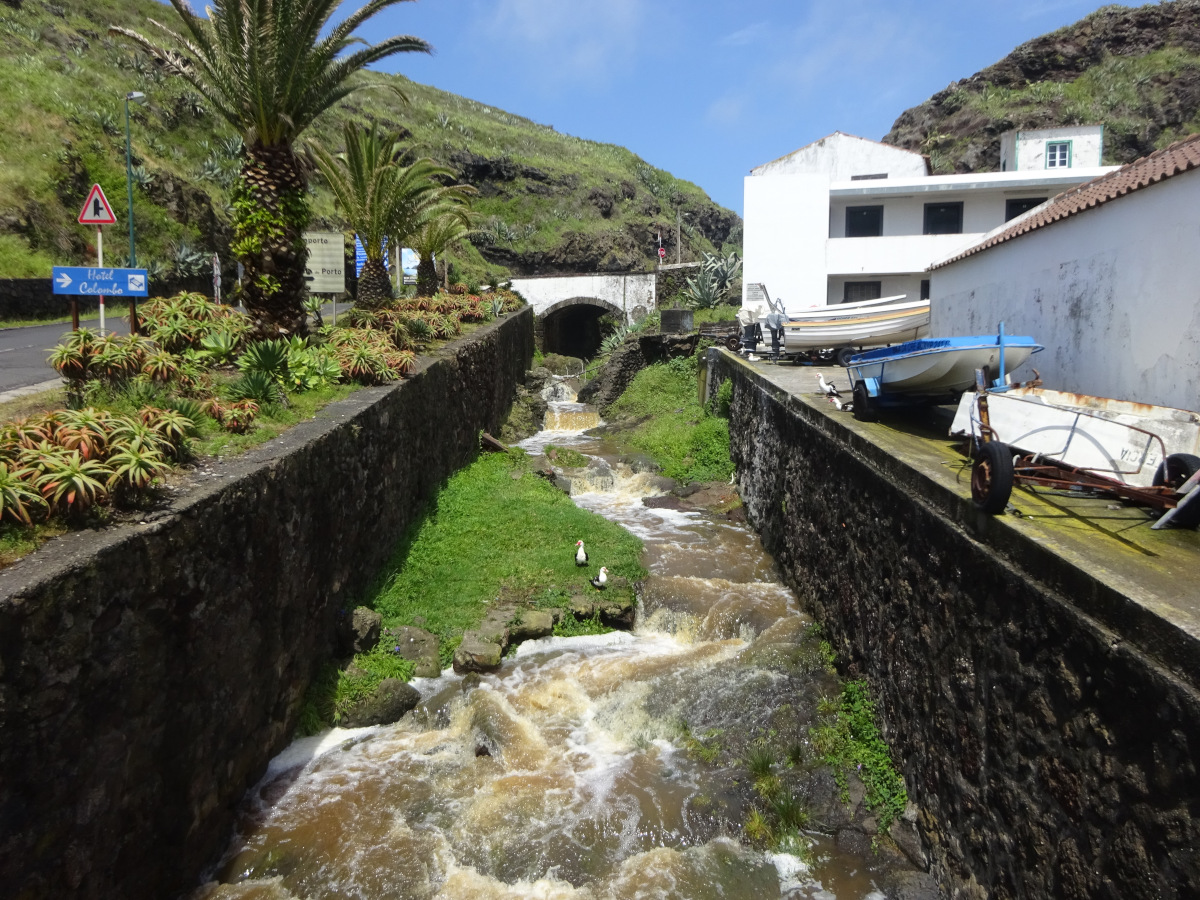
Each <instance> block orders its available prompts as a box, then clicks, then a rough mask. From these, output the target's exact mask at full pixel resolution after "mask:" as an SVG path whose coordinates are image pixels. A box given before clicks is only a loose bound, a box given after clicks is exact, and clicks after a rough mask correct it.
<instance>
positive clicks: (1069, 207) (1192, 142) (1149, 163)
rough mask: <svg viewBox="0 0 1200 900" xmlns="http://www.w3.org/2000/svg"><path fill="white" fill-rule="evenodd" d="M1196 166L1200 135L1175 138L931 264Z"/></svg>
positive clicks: (1199, 164) (965, 254)
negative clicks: (1181, 138)
mask: <svg viewBox="0 0 1200 900" xmlns="http://www.w3.org/2000/svg"><path fill="white" fill-rule="evenodd" d="M1195 168H1200V134H1193V135H1192V136H1191V137H1187V138H1184V139H1183V140H1182V141H1176V142H1175V143H1174V144H1172V145H1171V146H1170V147H1167V148H1165V149H1163V150H1156V151H1155V152H1153V153H1151V154H1150V155H1149V156H1143V157H1142V158H1141V159H1138V160H1134V161H1133V162H1131V163H1129V164H1128V165H1125V166H1122V167H1121V168H1119V169H1117V170H1116V171H1115V172H1109V173H1108V174H1107V175H1101V176H1100V177H1099V178H1094V179H1092V180H1091V181H1089V182H1086V183H1085V184H1081V185H1079V187H1077V188H1072V189H1071V190H1069V191H1063V192H1062V193H1061V194H1059V195H1058V196H1056V197H1054V198H1053V199H1051V200H1050V202H1048V203H1046V204H1045V205H1044V206H1042V207H1040V208H1038V209H1037V210H1036V211H1035V212H1033V213H1032V214H1031V215H1029V216H1027V217H1025V218H1024V219H1022V220H1021V221H1019V222H1016V223H1015V224H1014V225H1013V226H1012V227H1011V228H1005V229H1004V230H1003V231H1001V232H998V233H997V234H994V235H992V236H991V237H990V238H988V239H987V240H984V241H981V242H980V243H978V244H975V245H974V246H972V247H969V248H967V249H966V250H964V251H963V252H962V253H959V254H958V255H957V256H954V257H951V258H950V259H947V260H945V261H944V262H940V263H937V264H936V265H933V266H930V269H931V270H932V269H940V268H941V267H942V266H948V265H950V263H953V262H958V261H959V260H960V259H965V258H966V257H968V256H973V255H974V254H976V253H981V252H982V251H984V250H987V249H988V248H989V247H994V246H996V245H997V244H1003V243H1004V242H1005V241H1011V240H1012V239H1013V238H1018V237H1020V236H1021V235H1023V234H1028V233H1029V232H1031V231H1034V230H1036V229H1038V228H1044V227H1045V226H1047V225H1053V224H1054V223H1055V222H1059V221H1061V220H1063V219H1066V218H1069V217H1070V216H1074V215H1077V214H1078V213H1081V212H1084V211H1085V210H1089V209H1093V208H1095V207H1097V206H1101V205H1102V204H1105V203H1108V202H1109V201H1110V200H1116V199H1118V198H1119V197H1124V196H1125V195H1126V194H1131V193H1133V192H1134V191H1137V190H1140V189H1141V188H1144V187H1149V186H1150V185H1152V184H1158V182H1160V181H1164V180H1165V179H1167V178H1170V177H1172V176H1173V175H1179V174H1181V173H1183V172H1187V171H1189V170H1191V169H1195Z"/></svg>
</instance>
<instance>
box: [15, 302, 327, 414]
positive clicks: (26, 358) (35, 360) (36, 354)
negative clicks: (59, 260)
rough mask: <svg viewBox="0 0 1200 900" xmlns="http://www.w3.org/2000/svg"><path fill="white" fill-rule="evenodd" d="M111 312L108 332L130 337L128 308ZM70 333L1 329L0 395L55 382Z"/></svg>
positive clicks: (96, 323) (58, 328)
mask: <svg viewBox="0 0 1200 900" xmlns="http://www.w3.org/2000/svg"><path fill="white" fill-rule="evenodd" d="M349 308H350V307H349V306H348V305H346V304H344V303H340V304H338V314H339V316H340V315H341V313H343V312H345V311H346V310H348V309H349ZM110 312H116V313H118V314H117V315H109V316H108V317H107V319H106V321H105V323H104V324H105V326H106V328H107V330H108V331H110V332H117V333H118V334H128V333H129V325H128V323H126V322H125V321H124V317H125V315H126V313H127V312H128V310H127V309H126V307H125V304H121V305H120V306H119V307H116V308H115V309H111V310H110ZM332 312H333V306H332V304H330V305H327V306H326V307H325V308H324V309H322V311H321V315H322V316H324V318H325V321H326V322H327V323H328V322H329V321H330V315H331V314H332ZM80 324H82V325H85V326H86V327H88V328H99V327H100V320H99V319H91V320H86V321H83V322H81V323H80ZM70 331H71V325H70V323H66V324H63V323H57V324H54V325H28V326H25V327H22V328H4V329H0V394H3V393H5V392H7V391H12V390H15V389H17V388H25V387H30V386H32V385H35V384H43V383H45V382H47V381H53V380H54V379H56V378H57V377H58V373H57V372H55V371H54V369H52V368H51V367H50V364H49V363H48V362H46V358H47V357H48V356H49V355H50V351H51V350H53V349H54V346H55V345H56V344H57V343H58V342H59V341H61V340H62V338H63V336H64V335H66V334H69V333H70Z"/></svg>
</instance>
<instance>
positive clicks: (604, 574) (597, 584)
mask: <svg viewBox="0 0 1200 900" xmlns="http://www.w3.org/2000/svg"><path fill="white" fill-rule="evenodd" d="M606 584H608V569H606V568H605V567H604V566H601V567H600V574H599V575H597V576H596V577H595V578H593V579H592V581H591V585H592V587H594V588H595V589H596V590H598V591H602V590H604V586H605V585H606Z"/></svg>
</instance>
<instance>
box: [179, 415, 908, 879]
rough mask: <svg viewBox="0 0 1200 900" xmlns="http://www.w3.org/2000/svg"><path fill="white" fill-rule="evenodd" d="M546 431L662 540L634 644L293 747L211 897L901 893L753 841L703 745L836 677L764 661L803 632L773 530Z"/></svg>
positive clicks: (792, 704) (846, 863) (614, 645)
mask: <svg viewBox="0 0 1200 900" xmlns="http://www.w3.org/2000/svg"><path fill="white" fill-rule="evenodd" d="M589 416H590V419H589V418H588V417H589ZM548 424H550V425H552V426H556V427H555V430H550V431H544V432H542V433H540V434H538V435H537V436H535V437H534V438H531V439H530V440H529V441H527V442H525V445H524V446H525V447H526V449H527V450H529V451H530V452H540V450H541V448H543V447H544V446H545V445H546V444H547V443H550V442H553V443H554V444H556V445H559V446H563V445H569V446H572V447H574V448H575V449H577V450H580V451H581V452H584V453H587V454H590V455H595V456H606V455H607V456H608V457H609V465H602V464H596V465H594V466H593V467H591V468H589V469H588V470H587V471H586V472H584V473H582V474H578V473H576V478H575V479H574V484H573V488H574V490H573V496H574V498H575V500H576V501H577V502H578V503H579V504H580V505H581V506H583V507H585V508H587V509H590V510H593V511H595V512H597V513H599V514H601V515H603V516H606V517H608V518H610V519H612V520H615V521H617V522H619V523H621V524H622V525H624V526H625V527H627V528H628V529H630V530H631V531H633V532H635V533H636V534H638V535H639V536H640V537H641V538H642V539H643V540H644V541H645V542H646V556H645V565H646V568H647V569H648V570H649V571H650V576H649V577H648V578H647V580H646V583H645V589H644V591H643V596H642V607H641V609H640V610H639V622H638V625H637V628H636V630H635V631H634V632H633V633H632V634H624V633H618V634H611V635H606V636H602V637H583V638H570V639H564V638H550V639H545V640H540V641H532V642H528V643H526V644H523V645H521V647H520V648H519V650H518V652H517V653H516V655H515V657H512V658H510V659H508V660H506V661H505V664H504V667H503V669H502V670H501V671H500V672H499V673H497V674H496V675H492V676H486V677H484V678H482V680H481V681H480V682H479V684H478V686H475V687H470V688H468V689H467V690H465V691H464V686H463V682H462V680H461V679H460V678H458V677H457V676H455V675H453V674H452V673H450V672H447V673H445V674H443V676H442V677H441V678H438V679H430V680H416V681H414V685H415V686H416V687H417V688H418V689H419V690H420V691H421V693H422V695H423V698H424V700H423V703H422V705H421V706H420V707H418V709H417V710H415V711H414V712H413V713H411V714H410V715H409V716H407V717H406V718H405V719H404V720H403V721H401V722H400V723H398V724H397V725H394V726H388V727H381V728H371V729H360V730H356V731H334V732H332V733H329V734H326V735H324V736H321V737H317V738H310V739H305V740H301V741H297V742H296V743H295V744H293V745H292V746H291V747H290V748H289V749H288V750H287V751H285V752H284V753H283V754H281V755H280V756H279V757H278V758H277V759H275V760H274V761H273V763H272V765H271V769H270V771H269V773H268V774H267V776H266V777H265V778H264V779H263V781H262V783H261V784H260V785H259V786H258V787H257V788H256V789H255V790H254V791H253V792H252V793H251V796H250V797H248V798H247V801H246V804H245V807H244V810H243V813H242V815H241V819H240V823H239V832H238V834H237V835H236V837H235V839H234V841H233V842H232V844H231V846H230V848H229V851H228V853H227V855H226V858H225V860H224V861H223V863H222V864H221V866H220V867H219V869H218V870H217V871H216V872H215V873H213V878H214V880H215V881H216V882H220V884H215V883H210V884H209V885H208V886H207V887H206V888H204V889H202V890H201V891H200V892H198V895H199V896H206V897H208V896H211V897H221V898H232V897H263V898H268V897H279V898H293V897H294V898H313V900H316V898H346V897H361V898H516V897H537V898H597V900H599V898H681V900H682V898H709V897H712V898H716V897H721V898H731V900H739V898H744V900H762V898H772V897H788V898H812V900H835V898H836V900H849V898H870V900H882V898H883V897H884V896H886V895H885V893H883V892H881V891H880V890H879V880H878V878H877V877H876V876H875V875H874V874H873V873H872V865H871V860H870V858H869V855H868V856H866V857H860V856H853V855H849V854H842V853H839V852H838V851H837V850H836V849H835V847H834V842H833V841H832V840H831V839H829V838H825V837H821V836H820V835H817V834H813V835H805V836H804V839H803V844H805V845H808V849H807V852H805V853H804V856H805V858H807V859H808V860H809V862H808V863H807V864H806V863H805V862H802V861H801V857H800V856H799V855H789V854H785V853H768V852H762V851H759V850H756V849H753V848H752V847H750V846H748V845H747V843H746V842H745V841H744V840H743V839H742V824H743V821H744V819H745V816H746V815H747V814H748V813H749V811H750V807H751V804H753V803H754V802H755V797H754V795H753V792H752V791H750V790H749V789H748V776H747V774H746V771H745V768H744V766H743V767H740V768H739V766H738V764H737V761H736V760H735V761H734V762H733V763H731V762H730V760H729V758H728V757H729V754H728V753H726V755H725V758H724V759H721V758H718V759H717V760H716V761H715V762H714V761H713V760H711V759H710V760H709V761H707V762H705V761H702V760H700V759H698V758H696V757H697V754H695V753H693V752H689V745H688V740H689V737H688V736H689V735H693V736H694V735H699V734H701V733H703V734H705V735H708V736H709V738H710V739H711V745H712V746H719V742H720V741H723V740H725V741H729V740H732V741H736V740H739V739H740V740H743V741H748V740H749V739H750V737H752V736H753V735H764V736H765V735H774V734H776V732H777V731H778V729H779V727H780V722H781V721H783V719H784V718H786V717H788V716H792V717H793V718H796V717H798V718H799V719H803V718H804V716H805V715H807V713H803V714H802V713H801V712H800V711H801V710H804V709H810V708H811V706H812V705H813V703H814V702H815V700H814V697H812V696H808V697H805V696H802V695H803V694H805V693H807V694H815V693H816V691H817V690H818V689H819V685H820V684H821V679H822V678H826V679H827V676H823V675H821V674H819V673H818V674H817V675H814V676H810V677H808V678H807V680H805V679H800V680H797V678H796V677H794V676H789V675H787V674H784V673H783V672H782V671H781V670H780V668H779V667H777V666H772V665H770V664H769V663H768V662H763V661H764V660H769V659H770V658H771V649H772V648H776V647H794V646H795V643H794V641H795V640H796V635H797V634H799V633H801V632H803V631H804V629H805V628H806V625H807V623H806V621H805V620H804V618H803V617H802V615H801V613H800V610H799V609H798V607H797V605H796V601H795V598H794V597H793V595H792V594H791V592H790V591H789V590H788V589H786V588H785V587H784V586H783V585H782V584H781V583H779V581H778V579H777V576H776V573H775V570H774V566H773V563H772V561H771V560H770V558H769V557H767V556H766V555H765V554H764V553H763V551H762V549H761V547H760V545H759V542H758V540H757V538H756V536H755V535H754V534H753V533H752V532H751V531H750V530H749V529H747V528H746V527H745V526H743V525H739V524H735V523H733V522H730V521H728V520H727V519H726V518H725V517H722V516H716V515H708V514H705V513H701V512H696V511H681V510H679V509H671V508H662V507H669V506H670V505H671V504H670V503H663V504H658V506H659V508H655V507H654V506H647V505H646V504H645V503H644V502H643V500H644V498H645V497H647V496H649V495H653V494H655V493H659V492H656V491H655V490H654V488H653V484H654V481H655V480H654V479H653V477H652V476H650V475H646V474H634V473H633V472H632V471H631V470H630V469H629V468H628V467H627V466H624V465H621V464H619V463H617V462H616V460H615V457H614V454H613V452H612V448H609V447H606V446H605V445H604V444H602V443H600V442H599V441H596V440H593V439H591V438H589V437H588V436H587V435H584V434H582V433H581V432H580V428H581V427H587V426H588V425H594V424H595V414H594V412H588V411H587V410H585V409H583V408H582V407H580V406H579V405H578V404H572V403H555V404H553V405H552V415H551V417H548ZM652 502H653V501H652ZM570 537H571V536H570V535H566V536H564V552H565V553H570V552H572V550H573V541H571V540H570ZM598 552H599V551H598V549H595V548H594V549H593V557H594V558H593V563H595V564H597V565H599V564H602V563H603V560H600V559H598V558H596V554H597V553H598ZM789 641H791V642H792V643H789ZM804 728H805V726H803V723H801V725H800V726H798V727H797V729H796V734H797V735H798V736H800V737H797V740H801V739H802V736H803V735H804V734H805V733H806V732H805V730H804ZM722 734H724V735H726V737H724V738H723V737H721V735H722ZM762 740H766V738H765V737H763V738H762ZM696 746H697V744H695V743H694V739H693V743H692V745H691V749H693V750H694V749H695V747H696ZM792 849H796V850H800V849H802V848H801V847H793V848H792Z"/></svg>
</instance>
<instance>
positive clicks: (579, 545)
mask: <svg viewBox="0 0 1200 900" xmlns="http://www.w3.org/2000/svg"><path fill="white" fill-rule="evenodd" d="M575 565H577V566H586V565H587V551H586V550H584V549H583V541H576V542H575Z"/></svg>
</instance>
